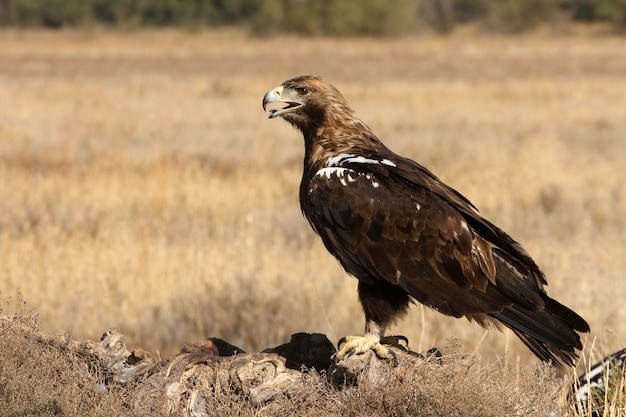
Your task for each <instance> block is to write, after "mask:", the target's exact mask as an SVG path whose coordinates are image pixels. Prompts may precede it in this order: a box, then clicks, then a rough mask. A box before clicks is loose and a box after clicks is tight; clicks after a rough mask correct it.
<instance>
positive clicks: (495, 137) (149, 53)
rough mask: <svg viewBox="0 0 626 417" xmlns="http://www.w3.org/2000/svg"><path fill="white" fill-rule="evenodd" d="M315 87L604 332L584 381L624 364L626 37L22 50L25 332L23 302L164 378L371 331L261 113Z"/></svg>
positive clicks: (15, 72)
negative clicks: (212, 342) (342, 99)
mask: <svg viewBox="0 0 626 417" xmlns="http://www.w3.org/2000/svg"><path fill="white" fill-rule="evenodd" d="M306 73H315V74H319V75H323V76H325V77H326V78H327V79H329V80H330V81H331V82H333V83H334V84H335V85H336V86H337V87H338V88H339V89H340V90H342V91H343V93H344V95H345V96H346V97H347V99H348V101H349V102H351V104H352V105H353V107H354V108H355V109H356V110H357V112H358V113H359V115H360V116H361V118H362V119H363V120H364V121H366V123H368V124H369V125H370V126H371V127H372V128H373V129H374V131H375V132H377V134H378V136H379V137H380V138H381V139H382V140H383V141H384V142H386V143H387V144H388V145H389V146H390V147H391V148H392V149H394V150H395V151H397V152H398V153H400V154H403V155H405V156H409V157H411V158H412V159H415V160H417V161H419V162H420V163H422V164H424V165H426V166H427V167H429V168H430V169H431V170H432V171H434V172H435V173H436V174H438V175H439V176H440V177H441V178H442V179H443V180H444V181H446V182H448V183H449V184H451V185H452V186H454V187H455V188H457V189H458V190H459V191H460V192H462V193H463V194H464V195H466V196H467V197H468V198H470V200H472V202H473V203H474V204H475V205H476V206H477V207H478V208H479V209H480V210H481V212H482V213H483V214H485V215H486V216H487V217H488V218H489V219H491V220H492V221H493V222H494V223H496V224H497V225H499V226H501V227H502V228H503V229H505V230H507V231H508V232H509V233H510V234H511V235H512V236H513V237H514V238H516V239H517V240H519V241H520V242H521V243H522V244H523V245H524V246H525V247H526V248H527V249H528V250H529V252H530V253H531V254H532V255H533V257H534V258H535V259H536V260H537V262H538V263H539V264H540V265H541V266H542V268H543V269H544V271H545V272H546V274H547V276H548V281H549V284H550V285H549V287H548V292H549V294H550V295H551V296H553V297H555V298H556V299H558V300H559V301H561V302H563V303H565V304H567V305H568V306H570V307H571V308H573V309H574V310H576V311H577V312H579V313H580V314H581V315H583V316H584V317H585V318H586V319H587V320H588V321H589V323H590V325H591V327H592V330H593V331H592V333H591V335H590V336H589V338H587V347H588V349H587V353H586V355H585V358H586V359H585V360H586V361H588V356H589V355H591V356H592V358H593V359H597V358H598V357H599V356H601V355H603V354H606V353H609V352H611V351H614V350H617V349H618V348H621V347H624V346H626V320H624V317H626V303H624V300H625V299H626V281H625V278H626V256H625V255H626V218H625V217H624V213H626V174H625V173H624V161H626V137H625V132H626V76H625V75H626V39H624V38H618V37H609V36H597V35H594V36H590V35H580V34H570V35H568V36H548V35H546V34H534V35H532V34H531V35H525V36H523V37H499V36H492V37H480V36H476V35H473V36H469V37H468V36H465V35H463V34H457V35H453V36H451V37H447V38H437V37H429V36H423V37H412V38H400V39H393V40H391V39H385V40H378V39H341V40H338V39H303V38H295V37H276V38H269V39H249V38H247V37H246V36H245V35H243V34H241V33H240V32H230V31H221V32H202V33H197V34H187V33H183V32H175V31H161V32H143V31H137V32H128V33H123V32H118V33H111V32H102V33H101V32H98V31H94V32H83V31H68V32H58V33H51V32H38V31H31V32H19V31H18V32H13V31H3V32H1V33H0V296H1V297H2V298H3V299H5V300H7V301H5V302H4V311H5V312H12V311H15V310H16V309H17V308H18V306H17V304H18V300H19V299H20V297H23V299H24V300H25V301H26V303H27V305H28V306H29V307H32V308H35V309H36V311H37V312H38V314H39V318H40V321H41V327H42V329H43V330H45V331H48V332H52V333H63V332H64V331H66V330H68V331H70V332H71V333H72V334H73V335H74V336H75V337H76V338H78V339H87V338H90V339H94V338H97V337H98V335H99V334H100V333H101V332H102V331H103V330H105V329H106V328H108V327H110V326H117V327H119V328H120V329H121V330H122V331H123V332H124V333H125V334H127V335H129V336H130V338H131V344H132V343H136V344H139V345H141V346H143V347H144V348H146V349H149V350H152V351H156V350H158V351H160V352H161V354H162V356H167V355H169V354H171V353H173V352H175V351H177V350H178V348H180V347H181V346H182V345H184V344H185V343H187V342H190V341H197V340H202V339H204V338H206V337H208V336H217V337H222V338H224V339H226V340H228V341H229V342H231V343H233V344H235V345H239V346H242V347H243V348H244V349H246V350H250V351H253V350H259V349H262V348H265V347H268V346H275V345H278V344H280V343H283V342H285V341H286V340H288V338H289V335H290V334H292V333H295V332H300V331H306V332H321V333H326V334H328V335H329V337H330V338H331V340H335V341H336V340H337V339H338V338H339V337H341V336H343V335H346V334H358V333H360V332H361V331H362V326H363V316H362V313H361V311H360V306H359V304H358V301H357V297H356V280H355V279H353V278H348V277H347V276H346V275H345V273H344V272H343V271H342V270H341V268H340V266H339V265H338V264H337V263H336V262H335V260H334V259H333V258H332V257H331V256H330V255H328V254H327V253H326V251H325V249H324V248H323V246H322V244H321V242H320V241H319V239H318V238H317V237H316V236H315V235H314V234H313V232H312V231H311V230H310V228H309V226H308V225H307V224H306V222H305V220H304V219H303V218H302V216H301V214H300V209H299V205H298V200H297V188H298V184H299V180H300V175H301V164H302V162H301V160H302V153H303V149H302V139H301V137H300V135H299V133H297V132H296V131H295V130H293V129H291V128H290V127H289V126H288V125H287V124H286V123H284V122H282V121H279V120H267V119H266V115H265V114H264V113H263V111H262V109H261V99H262V97H263V94H264V93H265V91H267V90H268V89H269V88H271V87H274V86H276V85H278V84H280V83H281V82H282V81H284V80H285V79H287V78H290V77H292V76H295V75H299V74H306ZM19 294H21V295H19ZM391 331H392V332H393V333H397V334H404V335H406V336H408V337H409V339H410V341H411V346H412V348H413V349H415V350H420V351H421V350H425V349H428V348H430V347H432V346H451V345H454V346H458V347H456V348H455V349H456V350H457V351H458V352H460V353H467V354H468V355H469V354H471V353H476V354H477V355H478V356H477V357H478V360H479V361H481V363H485V364H489V363H491V362H493V361H495V360H499V361H502V362H503V363H505V364H510V365H511V366H512V367H513V368H518V367H524V366H526V365H525V364H526V361H527V360H530V359H531V357H532V355H531V354H530V353H528V352H527V350H526V348H525V347H524V346H523V345H522V344H521V343H520V342H518V341H517V340H516V338H515V337H514V336H513V335H512V334H510V333H508V332H505V333H500V332H498V331H494V330H492V331H489V332H488V333H487V334H485V332H484V330H482V329H481V328H480V327H478V326H477V325H475V324H472V323H468V322H467V321H466V320H456V319H451V318H446V317H443V316H441V315H439V314H437V313H435V312H431V311H429V310H428V309H426V308H420V307H418V306H415V307H413V308H412V311H411V313H410V315H409V317H407V318H406V319H405V320H404V321H402V322H401V323H400V324H399V325H398V326H396V327H395V328H393V329H392V330H391ZM532 360H533V361H534V359H532ZM533 363H534V362H533Z"/></svg>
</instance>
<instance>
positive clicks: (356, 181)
mask: <svg viewBox="0 0 626 417" xmlns="http://www.w3.org/2000/svg"><path fill="white" fill-rule="evenodd" d="M269 103H284V104H286V106H285V107H284V108H281V109H273V110H270V112H271V113H270V118H273V117H277V116H281V117H282V118H284V119H285V120H286V121H288V122H289V123H291V124H292V125H293V126H295V127H296V128H298V129H299V130H300V131H301V132H302V134H303V135H304V144H305V156H304V174H303V176H302V182H301V185H300V204H301V207H302V211H303V213H304V215H305V216H306V218H307V219H308V221H309V223H310V224H311V226H312V227H313V229H314V230H315V231H316V232H317V234H319V235H320V237H321V238H322V240H323V242H324V245H325V246H326V248H327V249H328V251H329V252H330V253H331V254H333V255H334V256H335V257H336V258H337V259H338V260H339V262H340V263H341V265H342V266H343V267H344V268H345V270H346V271H347V272H348V273H350V274H351V275H354V276H355V277H356V278H358V280H359V286H358V292H359V300H360V301H361V304H362V306H363V310H364V312H365V319H366V339H367V343H366V344H365V345H363V344H362V343H361V344H359V343H355V344H351V345H350V347H349V349H351V350H356V351H362V350H365V349H369V348H373V349H375V350H376V351H377V352H380V350H379V347H380V345H379V341H380V338H381V337H382V336H383V334H384V331H385V329H386V328H387V327H388V326H389V325H390V324H392V323H393V322H394V321H396V320H397V319H398V318H400V317H402V316H403V315H404V314H405V313H406V312H407V310H408V307H409V304H410V302H411V301H413V300H416V301H419V302H421V303H423V304H425V305H427V306H429V307H431V308H433V309H435V310H437V311H439V312H441V313H443V314H446V315H449V316H454V317H461V316H465V317H467V318H468V319H470V320H474V321H476V322H478V323H479V324H480V325H482V326H487V325H488V324H489V323H491V322H499V323H502V324H504V325H505V326H507V327H509V328H510V329H511V330H513V332H514V333H515V334H516V335H517V336H518V337H519V338H520V339H521V340H522V341H523V342H524V343H525V344H526V345H527V346H528V347H529V348H530V350H532V351H533V352H534V353H535V355H537V356H538V357H539V358H540V359H542V360H544V361H551V362H553V363H554V364H556V365H562V364H566V365H572V364H573V363H574V361H575V360H576V359H577V357H578V355H577V352H576V350H577V349H581V348H582V344H581V341H580V337H579V335H578V334H577V332H587V331H589V326H588V324H587V323H586V322H585V320H584V319H583V318H582V317H580V316H579V315H578V314H576V313H575V312H574V311H572V310H570V309H569V308H567V307H565V306H564V305H562V304H560V303H559V302H557V301H555V300H554V299H552V298H550V297H549V296H548V295H547V294H546V292H545V291H544V288H543V286H544V285H545V284H546V280H545V277H544V274H543V273H542V272H541V270H540V269H539V267H538V266H537V264H536V263H535V262H534V261H533V260H532V259H531V257H530V256H529V255H528V253H527V252H526V251H525V250H524V249H523V248H522V247H521V246H520V244H518V243H517V242H516V241H514V240H513V239H512V238H511V237H510V236H509V235H508V234H506V233H505V232H504V231H502V230H500V229H499V228H498V227H496V226H494V225H493V224H492V223H490V222H489V221H487V220H486V219H484V218H483V217H482V216H481V215H480V214H479V213H478V211H477V210H476V208H475V207H474V206H473V205H472V203H470V202H469V201H468V200H467V199H466V198H465V197H463V196H462V195H461V194H460V193H458V192H457V191H455V190H454V189H452V188H451V187H449V186H447V185H446V184H444V183H443V182H441V181H440V180H439V179H438V178H437V177H436V176H435V175H433V174H432V173H431V172H430V171H429V170H428V169H426V168H425V167H423V166H421V165H419V164H418V163H416V162H414V161H412V160H410V159H407V158H403V157H401V156H399V155H397V154H395V153H393V152H392V151H391V150H389V149H388V148H387V147H386V146H385V145H384V144H383V143H382V142H381V141H380V140H379V139H378V138H377V137H376V135H374V133H373V132H372V131H371V130H370V128H369V127H368V126H367V125H366V124H365V123H363V122H362V121H361V120H360V119H359V118H358V117H357V115H356V113H355V112H354V110H352V109H351V108H350V106H349V105H348V104H347V102H346V100H345V99H344V97H343V96H342V94H341V93H340V92H339V90H337V89H336V88H335V87H333V86H332V85H330V84H329V83H327V82H326V81H325V80H323V79H322V78H320V77H316V76H301V77H296V78H293V79H291V80H288V81H285V82H284V83H283V84H282V85H281V86H279V87H276V88H274V89H272V90H270V91H268V93H267V94H266V95H265V97H264V99H263V108H264V109H265V108H266V106H267V104H269ZM362 345H363V346H365V347H364V348H363V349H361V348H360V346H362ZM340 353H341V354H342V355H344V356H345V355H346V354H350V353H351V352H350V351H344V352H340Z"/></svg>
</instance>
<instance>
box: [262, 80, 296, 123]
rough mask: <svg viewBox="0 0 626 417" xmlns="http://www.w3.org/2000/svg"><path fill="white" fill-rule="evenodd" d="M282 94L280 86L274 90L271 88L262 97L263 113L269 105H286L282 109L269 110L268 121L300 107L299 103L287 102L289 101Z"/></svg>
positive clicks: (282, 90)
mask: <svg viewBox="0 0 626 417" xmlns="http://www.w3.org/2000/svg"><path fill="white" fill-rule="evenodd" d="M283 93H284V89H283V86H282V85H280V86H278V87H276V88H272V89H271V90H270V91H268V92H267V93H266V94H265V96H264V97H263V110H264V111H265V110H266V109H267V105H268V104H271V103H285V104H287V105H286V106H285V107H283V108H279V109H270V110H269V112H270V115H269V118H270V119H273V118H274V117H278V116H281V115H283V114H285V113H288V112H290V111H293V110H294V109H297V108H298V107H300V106H302V103H301V102H299V101H294V100H289V99H287V98H285V97H284V94H283Z"/></svg>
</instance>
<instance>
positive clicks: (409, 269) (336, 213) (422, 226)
mask: <svg viewBox="0 0 626 417" xmlns="http://www.w3.org/2000/svg"><path fill="white" fill-rule="evenodd" d="M305 199H306V202H305V203H306V205H307V207H308V208H307V210H305V214H306V215H307V217H308V219H309V221H310V222H311V224H312V225H313V227H314V229H315V230H316V232H317V233H318V234H319V235H320V236H321V238H322V240H323V241H324V244H325V245H326V248H327V249H328V250H329V251H330V252H331V253H332V254H334V255H335V257H337V259H338V260H339V261H340V263H341V264H342V265H343V267H344V268H345V269H346V270H347V271H348V272H349V273H351V274H352V275H354V276H356V277H357V278H358V279H359V280H361V281H365V282H371V281H372V280H376V279H381V280H386V281H388V282H391V283H393V284H397V285H399V286H401V287H402V288H404V289H405V290H406V291H407V292H408V293H409V294H410V295H411V296H412V297H413V298H415V299H416V300H418V301H420V302H422V303H424V304H426V305H428V306H430V307H432V308H434V309H436V310H438V311H440V312H442V313H444V314H448V315H451V316H455V317H460V316H463V315H465V316H467V317H469V318H474V319H476V320H477V321H479V322H481V323H483V324H484V318H485V314H492V313H497V312H501V311H502V310H503V309H504V307H505V306H509V305H512V304H515V303H521V304H523V305H525V306H527V307H528V308H529V309H532V310H534V309H536V308H538V307H542V306H543V299H542V298H543V297H541V294H543V289H542V279H543V276H542V275H539V278H536V277H534V276H532V274H528V270H527V269H528V267H525V268H520V269H521V270H520V271H518V270H517V269H516V263H519V264H523V261H520V260H517V259H515V256H514V255H510V254H509V252H508V251H507V250H506V249H507V248H505V249H500V248H499V247H498V246H496V245H494V243H492V242H490V241H489V240H488V239H485V238H483V237H481V236H480V235H479V234H478V233H477V232H476V230H475V227H474V225H473V224H472V223H476V224H478V225H479V226H480V227H483V228H495V226H493V225H491V224H489V223H485V224H484V225H482V226H481V223H480V222H478V221H477V220H476V219H482V218H481V217H480V216H479V215H478V214H477V212H476V211H475V209H474V208H473V206H472V205H471V203H469V201H467V200H466V199H465V198H464V197H462V196H461V195H460V194H458V193H457V192H456V191H454V190H452V189H451V188H449V187H447V186H445V185H444V184H443V183H441V182H440V181H439V180H438V179H437V178H436V177H434V176H433V175H432V174H431V173H430V172H429V171H427V170H426V169H425V168H423V167H421V166H420V165H418V164H417V163H415V162H413V161H410V160H406V159H404V158H400V157H397V156H396V158H394V159H393V160H391V159H384V158H378V159H377V158H376V157H367V158H352V159H351V160H350V159H349V158H348V159H347V160H346V161H344V162H343V163H342V164H341V166H333V167H326V168H322V169H320V170H319V171H318V172H316V173H314V175H312V178H311V180H310V182H309V186H308V190H307V195H306V198H305ZM468 219H469V221H468ZM485 222H486V221H485ZM495 229H497V228H495ZM497 230H498V231H499V229H497ZM492 233H495V232H492ZM501 233H504V232H501ZM507 237H508V236H507ZM508 239H510V238H508ZM510 241H511V242H512V243H515V242H514V241H513V240H512V239H510ZM500 252H502V253H500ZM507 257H510V258H512V259H511V260H510V262H509V261H506V258H507ZM494 259H495V260H494ZM496 264H498V265H500V266H501V265H505V266H506V267H507V268H509V269H510V271H509V272H510V273H505V274H496ZM532 265H534V262H533V264H532ZM537 270H538V269H537ZM528 275H531V276H528Z"/></svg>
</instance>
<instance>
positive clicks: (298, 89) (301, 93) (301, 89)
mask: <svg viewBox="0 0 626 417" xmlns="http://www.w3.org/2000/svg"><path fill="white" fill-rule="evenodd" d="M296 93H298V95H299V96H306V95H307V94H309V89H308V88H306V87H296Z"/></svg>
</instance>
